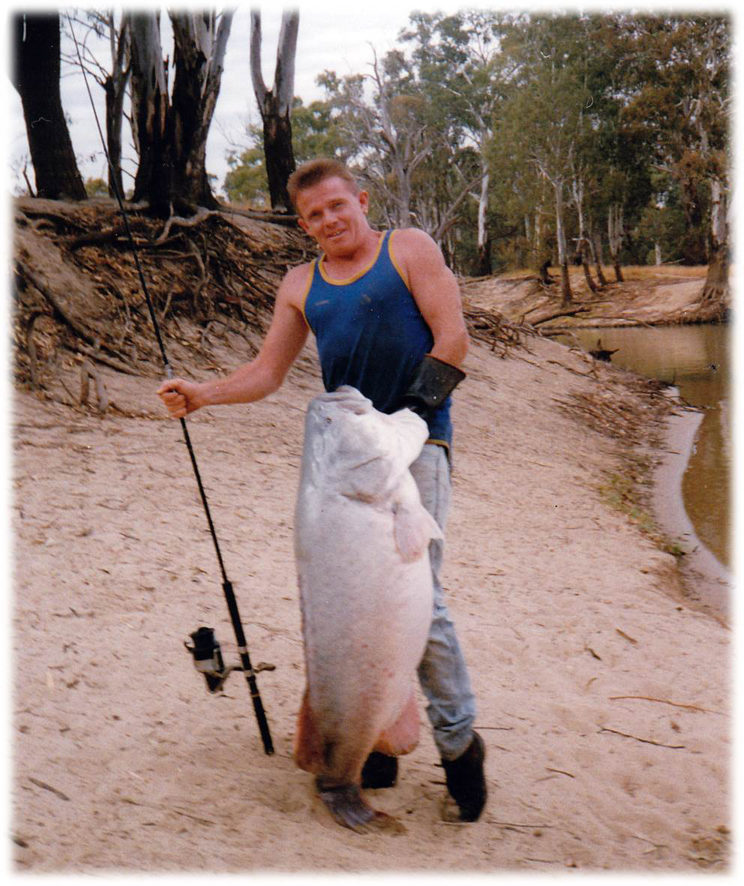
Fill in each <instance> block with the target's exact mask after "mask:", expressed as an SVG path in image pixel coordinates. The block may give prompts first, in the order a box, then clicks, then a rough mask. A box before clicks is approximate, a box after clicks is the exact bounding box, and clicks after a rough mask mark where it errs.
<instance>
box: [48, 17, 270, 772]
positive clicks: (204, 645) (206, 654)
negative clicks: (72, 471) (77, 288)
mask: <svg viewBox="0 0 744 886" xmlns="http://www.w3.org/2000/svg"><path fill="white" fill-rule="evenodd" d="M65 15H66V17H67V22H68V24H69V27H70V33H71V34H72V40H73V43H74V44H75V52H76V54H77V59H78V64H79V65H80V70H81V71H82V74H83V81H84V83H85V89H86V91H87V93H88V98H89V99H90V105H91V108H92V110H93V117H94V119H95V121H96V128H97V129H98V136H99V138H100V140H101V146H102V148H103V153H104V156H105V157H106V162H107V164H108V168H109V170H110V171H111V188H112V190H113V192H114V196H115V198H116V202H117V204H118V207H119V212H120V214H121V217H122V220H123V222H124V229H125V231H126V235H127V239H128V241H129V246H130V248H131V251H132V255H133V256H134V263H135V266H136V268H137V275H138V277H139V281H140V285H141V287H142V291H143V293H144V296H145V301H146V303H147V308H148V311H149V313H150V319H151V321H152V326H153V329H154V331H155V337H156V339H157V343H158V347H159V349H160V354H161V357H162V360H163V365H164V367H165V372H166V375H167V377H168V378H173V369H172V368H171V365H170V361H169V360H168V354H167V352H166V350H165V344H164V342H163V336H162V334H161V330H160V323H159V322H158V318H157V315H156V314H155V308H154V305H153V301H152V298H151V297H150V291H149V289H148V288H147V280H146V279H145V275H144V272H143V270H142V264H141V262H140V258H139V251H138V249H137V244H136V243H135V240H134V236H133V235H132V229H131V227H130V225H129V216H128V215H127V212H126V210H125V208H124V201H123V199H122V196H121V193H120V190H119V185H118V182H117V177H116V171H115V170H114V168H113V164H112V163H111V158H110V156H109V152H108V147H107V145H106V139H105V138H104V135H103V130H102V128H101V123H100V120H99V118H98V112H97V111H96V105H95V102H94V101H93V94H92V92H91V89H90V85H89V83H88V75H87V73H86V70H85V65H84V64H83V59H82V55H81V53H80V45H79V44H78V40H77V37H76V36H75V30H74V28H73V27H72V21H71V20H70V16H69V14H68V13H65ZM179 421H180V423H181V430H182V432H183V438H184V442H185V443H186V449H187V450H188V453H189V458H190V460H191V467H192V469H193V472H194V477H195V479H196V484H197V487H198V489H199V496H200V498H201V502H202V507H203V509H204V513H205V516H206V518H207V525H208V527H209V534H210V535H211V537H212V543H213V545H214V550H215V553H216V555H217V562H218V564H219V568H220V572H221V574H222V590H223V592H224V595H225V602H226V603H227V608H228V612H229V613H230V620H231V621H232V625H233V630H234V632H235V639H236V642H237V646H238V654H239V655H240V660H241V667H240V668H228V669H227V670H225V669H224V667H223V664H222V657H221V654H220V650H219V645H218V644H217V642H216V640H215V639H214V632H213V631H212V630H211V628H200V629H199V631H196V632H195V633H194V634H192V635H191V636H192V639H193V640H194V646H193V647H190V646H187V647H186V648H187V649H189V651H190V652H192V654H193V656H194V663H195V665H196V666H197V669H198V670H201V671H202V672H203V673H204V675H205V677H206V678H207V686H208V687H209V689H210V691H212V692H214V691H216V690H217V689H220V688H221V687H222V684H223V683H224V681H225V679H226V677H227V674H228V673H229V672H230V671H231V670H242V671H243V672H244V673H245V678H246V681H247V683H248V688H249V690H250V694H251V699H252V701H253V708H254V711H255V714H256V720H257V722H258V728H259V731H260V733H261V740H262V741H263V746H264V750H265V751H266V753H267V754H273V753H274V745H273V742H272V740H271V733H270V731H269V724H268V722H267V719H266V713H265V711H264V707H263V702H262V701H261V695H260V693H259V691H258V684H257V682H256V676H255V675H256V672H257V671H258V670H269V669H271V667H272V666H271V665H263V666H261V665H259V666H258V667H257V668H254V667H253V666H252V665H251V660H250V656H249V653H248V646H247V644H246V639H245V634H244V632H243V625H242V622H241V619H240V613H239V611H238V603H237V600H236V598H235V593H234V591H233V586H232V582H231V581H230V580H229V579H228V577H227V571H226V569H225V564H224V560H223V559H222V552H221V550H220V545H219V541H218V540H217V532H216V530H215V526H214V522H213V521H212V514H211V511H210V508H209V502H208V501H207V494H206V492H205V490H204V485H203V484H202V479H201V472H200V471H199V465H198V463H197V461H196V454H195V452H194V448H193V446H192V444H191V436H190V434H189V430H188V427H187V425H186V419H185V418H181V419H179ZM207 662H209V664H206V663H207ZM212 663H214V664H212ZM209 667H212V668H213V669H212V670H209ZM210 677H211V679H210Z"/></svg>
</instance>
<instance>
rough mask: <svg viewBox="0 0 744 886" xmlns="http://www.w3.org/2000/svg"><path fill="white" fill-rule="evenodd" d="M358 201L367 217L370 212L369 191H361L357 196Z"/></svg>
mask: <svg viewBox="0 0 744 886" xmlns="http://www.w3.org/2000/svg"><path fill="white" fill-rule="evenodd" d="M357 199H358V200H359V205H360V206H361V207H362V212H363V213H364V214H365V215H366V214H367V213H368V212H369V191H360V192H359V193H358V194H357Z"/></svg>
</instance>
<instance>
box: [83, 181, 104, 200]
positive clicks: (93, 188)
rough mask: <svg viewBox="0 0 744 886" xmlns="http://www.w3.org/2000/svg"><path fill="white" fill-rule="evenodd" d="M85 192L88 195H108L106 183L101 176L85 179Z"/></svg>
mask: <svg viewBox="0 0 744 886" xmlns="http://www.w3.org/2000/svg"><path fill="white" fill-rule="evenodd" d="M85 193H86V194H87V195H88V196H89V197H108V184H107V183H106V182H105V181H104V180H103V179H102V178H88V179H86V180H85Z"/></svg>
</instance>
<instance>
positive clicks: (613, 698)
mask: <svg viewBox="0 0 744 886" xmlns="http://www.w3.org/2000/svg"><path fill="white" fill-rule="evenodd" d="M626 698H627V699H630V698H633V699H638V700H639V701H655V702H658V703H659V704H668V705H672V707H675V708H684V709H685V710H687V711H702V712H703V713H705V714H720V713H721V712H720V711H712V710H711V709H710V708H701V707H698V705H695V704H681V703H680V702H676V701H669V699H668V698H653V697H652V696H650V695H611V696H610V701H619V700H620V699H626Z"/></svg>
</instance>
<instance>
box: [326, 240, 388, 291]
mask: <svg viewBox="0 0 744 886" xmlns="http://www.w3.org/2000/svg"><path fill="white" fill-rule="evenodd" d="M384 240H385V231H382V233H381V234H380V239H379V242H378V243H377V249H376V250H375V254H374V257H373V258H372V261H371V262H370V263H369V264H368V265H366V266H365V267H363V268H362V270H361V271H358V272H357V273H356V274H354V275H353V276H352V277H347V278H346V279H345V280H334V279H333V277H329V276H328V274H326V272H325V268H324V267H323V259H324V258H325V253H323V255H321V257H320V258H319V259H317V268H318V270H319V271H320V276H321V277H322V278H323V279H324V280H325V281H326V283H330V285H331V286H348V285H349V283H353V282H354V281H355V280H358V279H359V278H360V277H363V276H364V275H365V274H366V273H367V271H371V270H372V268H373V267H374V266H375V265H376V264H377V259H378V258H379V257H380V252H381V250H382V244H383V242H384Z"/></svg>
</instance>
